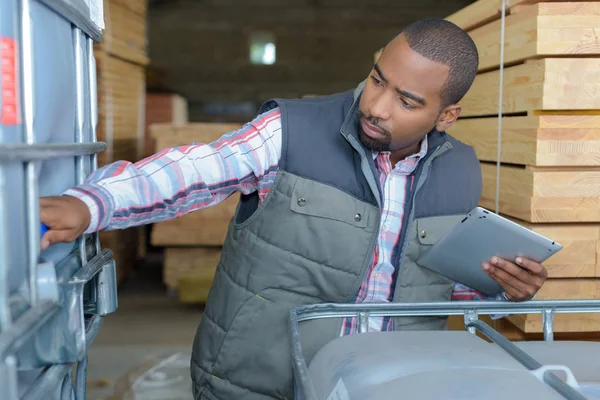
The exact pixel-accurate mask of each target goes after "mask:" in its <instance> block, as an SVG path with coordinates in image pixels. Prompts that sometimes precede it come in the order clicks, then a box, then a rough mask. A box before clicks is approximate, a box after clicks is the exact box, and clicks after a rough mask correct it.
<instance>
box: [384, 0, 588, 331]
mask: <svg viewBox="0 0 600 400" xmlns="http://www.w3.org/2000/svg"><path fill="white" fill-rule="evenodd" d="M502 3H503V2H502V0H478V1H476V2H474V3H473V4H471V5H469V6H468V7H465V8H464V9H462V10H459V11H457V12H456V13H454V14H452V15H450V16H449V17H447V18H446V19H447V20H449V21H451V22H453V23H455V24H457V25H458V26H460V27H461V28H462V29H464V30H466V31H467V32H468V33H469V35H470V36H471V37H472V38H473V40H474V42H475V44H476V45H477V48H478V51H479V55H480V66H479V67H480V68H479V74H478V76H477V78H476V80H475V82H474V84H473V86H472V87H471V90H470V91H469V93H468V94H467V95H466V96H465V98H464V99H463V100H462V101H461V105H462V113H461V118H460V119H459V120H458V121H457V123H456V124H454V126H453V127H452V128H451V129H450V130H449V131H448V132H449V133H450V134H452V135H453V136H454V137H456V138H457V139H459V140H461V141H463V142H465V143H467V144H469V145H471V146H473V147H474V148H475V151H476V153H477V156H478V158H479V160H480V161H481V168H482V174H483V193H482V197H481V200H480V205H481V206H482V207H486V208H488V209H491V210H492V211H495V204H496V172H497V169H496V165H497V158H498V157H497V153H498V127H499V122H500V125H501V146H500V163H501V165H500V185H499V201H498V203H499V210H498V211H499V213H500V214H502V215H504V216H505V217H508V218H510V219H512V220H513V221H515V222H517V223H520V224H521V225H523V226H526V227H528V228H529V229H532V230H533V231H535V232H539V233H540V234H542V235H546V236H549V237H551V238H553V239H555V240H556V241H558V242H560V243H562V244H563V246H564V249H563V250H562V251H561V252H560V253H559V254H557V255H555V256H553V257H552V258H550V259H549V260H548V261H547V262H546V263H545V264H544V265H545V266H546V267H547V268H548V271H549V276H550V279H549V280H548V282H547V283H546V285H545V286H544V287H543V288H542V290H541V291H540V292H539V293H538V295H537V297H536V299H539V300H544V299H545V300H548V299H587V298H600V280H599V279H598V278H600V258H599V254H600V96H599V95H598V94H599V93H600V79H599V77H600V41H598V32H599V31H600V2H593V1H588V2H586V1H574V2H560V1H552V0H550V1H546V2H540V1H536V0H514V1H511V2H510V6H508V8H507V10H506V13H505V21H504V22H505V25H504V26H505V36H504V60H503V64H502V70H501V68H500V63H501V59H500V54H501V52H500V49H501V28H502V20H501V16H502ZM381 51H382V50H379V51H378V52H376V53H375V55H374V60H375V62H376V61H377V59H378V58H379V55H380V54H381ZM501 74H502V75H501ZM501 76H502V77H503V97H502V115H503V117H502V119H501V121H498V113H499V96H500V89H499V85H500V77H501ZM465 117H467V118H465ZM451 319H454V317H452V318H451ZM508 321H510V323H511V324H509V325H507V324H506V323H505V322H507V321H503V320H501V321H498V323H499V325H498V327H499V329H501V331H502V332H508V333H510V336H511V337H513V338H521V339H522V338H525V337H538V335H539V334H540V332H542V323H541V317H538V316H515V317H510V318H509V319H508ZM459 322H460V321H459ZM453 323H454V325H455V326H460V325H461V323H458V324H456V321H454V322H453ZM515 328H516V331H515ZM555 331H556V332H557V338H560V337H561V335H562V337H567V338H572V337H573V336H572V335H573V333H577V334H578V335H584V332H587V333H591V332H595V331H600V317H599V316H597V315H594V314H581V315H579V314H571V315H557V316H556V317H555Z"/></svg>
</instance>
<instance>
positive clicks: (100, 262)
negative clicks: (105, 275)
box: [71, 249, 112, 282]
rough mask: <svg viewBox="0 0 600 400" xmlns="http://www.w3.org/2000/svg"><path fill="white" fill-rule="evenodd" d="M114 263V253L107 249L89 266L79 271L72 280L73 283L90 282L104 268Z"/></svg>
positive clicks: (89, 263)
mask: <svg viewBox="0 0 600 400" xmlns="http://www.w3.org/2000/svg"><path fill="white" fill-rule="evenodd" d="M111 261H112V251H111V250H110V249H105V250H104V251H102V253H100V254H98V255H97V256H95V257H93V258H92V259H91V260H90V261H89V262H88V263H87V264H85V265H84V266H83V267H82V268H81V269H79V270H78V271H77V272H76V273H75V275H73V277H72V278H71V282H89V281H90V280H91V279H92V278H93V277H94V276H96V275H97V274H98V272H100V270H101V269H102V267H103V266H104V265H106V264H108V263H109V262H111Z"/></svg>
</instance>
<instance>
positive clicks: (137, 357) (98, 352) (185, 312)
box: [87, 262, 202, 400]
mask: <svg viewBox="0 0 600 400" xmlns="http://www.w3.org/2000/svg"><path fill="white" fill-rule="evenodd" d="M160 268H161V267H160V263H157V262H154V263H148V264H147V265H144V266H140V267H139V268H138V270H137V271H136V273H135V276H133V277H132V278H130V279H129V280H128V281H127V282H124V283H123V284H122V285H121V286H120V289H119V308H118V310H117V311H116V312H115V313H114V314H111V315H109V316H107V317H106V319H105V321H104V324H103V326H102V328H101V329H100V333H99V335H98V337H97V338H96V340H95V341H94V343H93V344H92V346H91V347H90V350H89V353H88V393H87V399H88V400H98V399H103V400H104V399H112V398H115V397H110V396H111V395H113V394H114V391H115V385H116V384H117V383H118V382H119V380H120V379H121V378H122V377H123V376H124V375H125V374H127V373H128V372H130V371H132V369H133V368H136V367H139V366H140V365H142V364H143V363H144V362H145V361H146V362H148V360H151V359H153V358H155V357H165V356H169V355H172V354H175V353H178V352H181V353H183V354H184V355H187V356H188V357H189V354H190V352H191V347H192V341H193V339H194V334H195V332H196V328H197V326H198V323H199V321H200V317H201V316H202V309H201V308H200V307H189V306H185V305H182V304H179V303H178V301H177V297H175V296H170V295H168V294H167V292H166V290H165V288H164V286H163V285H162V282H161V270H160ZM184 372H185V374H186V376H185V377H184V378H185V379H189V376H188V375H187V374H188V372H187V368H185V371H184ZM189 398H190V399H191V392H190V395H189Z"/></svg>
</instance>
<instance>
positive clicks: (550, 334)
mask: <svg viewBox="0 0 600 400" xmlns="http://www.w3.org/2000/svg"><path fill="white" fill-rule="evenodd" d="M542 324H543V326H544V340H546V341H552V340H554V311H553V310H552V309H551V308H549V309H547V310H544V311H543V313H542Z"/></svg>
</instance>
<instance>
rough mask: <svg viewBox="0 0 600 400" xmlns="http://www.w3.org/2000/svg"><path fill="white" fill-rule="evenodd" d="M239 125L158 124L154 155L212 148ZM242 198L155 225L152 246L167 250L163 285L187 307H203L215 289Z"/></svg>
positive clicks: (155, 130)
mask: <svg viewBox="0 0 600 400" xmlns="http://www.w3.org/2000/svg"><path fill="white" fill-rule="evenodd" d="M240 127H241V125H240V124H225V123H189V124H155V125H152V126H151V127H150V131H151V136H152V138H153V139H154V141H155V146H156V147H155V152H159V151H161V150H164V149H167V148H173V147H177V146H182V145H189V144H191V143H205V144H209V143H211V142H214V141H215V140H217V139H219V138H220V137H221V136H222V135H223V134H225V133H228V132H231V131H233V130H237V129H239V128H240ZM238 199H239V195H238V194H235V195H232V196H230V197H229V198H228V199H226V200H224V201H223V202H221V203H220V204H218V205H216V206H213V207H209V208H205V209H202V210H198V211H194V212H192V213H189V214H187V215H184V216H182V217H180V218H177V219H173V220H170V221H164V222H160V223H156V224H154V225H153V227H152V233H151V243H152V245H153V246H157V247H165V259H164V267H163V272H164V273H163V276H164V278H163V279H164V283H165V285H166V286H167V288H168V289H169V290H170V291H173V292H178V295H179V300H180V301H181V302H184V303H204V302H205V301H206V297H207V295H208V291H209V289H210V287H211V285H212V281H213V277H214V273H215V271H216V267H217V264H218V262H219V259H220V255H221V248H222V246H223V243H224V240H225V236H226V233H227V229H228V226H229V223H230V221H231V218H232V217H233V214H234V213H235V209H236V207H237V202H238Z"/></svg>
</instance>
